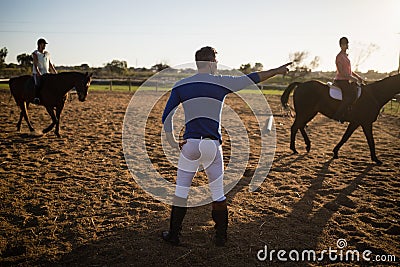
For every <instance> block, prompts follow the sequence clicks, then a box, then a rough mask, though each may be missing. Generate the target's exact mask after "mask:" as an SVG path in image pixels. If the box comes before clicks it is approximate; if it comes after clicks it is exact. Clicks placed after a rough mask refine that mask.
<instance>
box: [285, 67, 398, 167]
mask: <svg viewBox="0 0 400 267" xmlns="http://www.w3.org/2000/svg"><path fill="white" fill-rule="evenodd" d="M295 88H297V89H296V90H295V92H294V94H293V102H294V109H295V111H296V118H295V121H294V123H293V125H292V128H291V136H290V149H291V150H292V151H293V153H297V151H296V147H295V139H296V133H297V131H298V130H299V129H300V132H301V134H302V135H303V138H304V141H305V143H306V149H307V152H309V151H310V149H311V142H310V139H309V138H308V136H307V133H306V131H305V126H306V124H307V123H308V122H309V121H311V120H312V119H313V118H314V117H315V115H317V113H318V112H320V113H322V114H324V115H325V116H327V117H329V118H332V116H333V115H334V114H335V112H336V110H337V109H338V107H339V104H340V101H339V100H335V99H333V98H331V97H330V96H329V87H328V85H326V84H323V83H321V82H319V81H307V82H304V83H299V82H294V83H292V84H290V85H289V86H288V87H287V88H286V90H285V91H284V93H283V94H282V96H281V103H282V106H283V107H285V108H288V101H289V95H290V93H291V92H292V91H293V90H294V89H295ZM399 92H400V75H399V74H397V75H394V76H391V77H387V78H385V79H382V80H380V81H377V82H374V83H371V84H368V85H365V86H363V89H362V93H361V96H360V98H359V99H358V100H357V101H356V102H355V103H354V104H353V105H352V108H351V112H348V113H347V114H346V115H345V119H344V120H345V121H347V122H350V123H349V125H348V127H347V130H346V132H345V133H344V135H343V137H342V139H341V140H340V142H339V143H338V144H337V145H336V146H335V148H334V149H333V158H338V152H339V149H340V148H341V147H342V146H343V144H344V143H346V141H347V140H348V139H349V137H350V136H351V135H352V134H353V132H354V131H355V130H356V129H357V128H358V127H359V126H361V127H362V129H363V131H364V134H365V136H366V138H367V141H368V145H369V149H370V152H371V159H372V160H373V161H375V162H376V163H377V164H382V162H381V161H380V160H379V159H378V158H377V156H376V154H375V141H374V137H373V134H372V123H373V122H374V121H376V119H377V117H378V114H379V112H380V110H381V108H382V107H383V106H384V105H385V104H386V103H387V102H388V101H389V100H390V99H392V98H393V96H394V95H395V94H397V93H399Z"/></svg>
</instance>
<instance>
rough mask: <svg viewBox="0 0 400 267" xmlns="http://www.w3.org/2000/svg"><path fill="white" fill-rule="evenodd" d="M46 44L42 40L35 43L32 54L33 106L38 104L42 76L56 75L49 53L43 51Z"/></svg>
mask: <svg viewBox="0 0 400 267" xmlns="http://www.w3.org/2000/svg"><path fill="white" fill-rule="evenodd" d="M46 44H47V42H46V40H45V39H42V38H41V39H39V40H38V41H37V46H38V48H37V50H35V51H33V53H32V57H33V68H32V74H33V79H34V81H35V88H34V90H35V98H34V99H33V103H34V104H40V99H39V92H40V87H41V83H42V75H44V74H48V73H57V71H56V69H55V68H54V65H53V64H52V63H51V61H50V54H49V52H47V51H45V50H44V49H45V48H46Z"/></svg>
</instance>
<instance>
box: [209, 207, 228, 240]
mask: <svg viewBox="0 0 400 267" xmlns="http://www.w3.org/2000/svg"><path fill="white" fill-rule="evenodd" d="M212 218H213V220H214V222H215V226H214V228H215V240H214V242H215V245H216V246H218V247H223V246H225V243H226V241H227V239H228V236H227V230H228V207H227V205H226V200H224V201H220V202H216V201H214V202H213V203H212Z"/></svg>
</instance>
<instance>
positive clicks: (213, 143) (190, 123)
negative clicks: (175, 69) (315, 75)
mask: <svg viewBox="0 0 400 267" xmlns="http://www.w3.org/2000/svg"><path fill="white" fill-rule="evenodd" d="M216 54H217V52H216V50H215V49H214V48H212V47H209V46H207V47H203V48H201V49H200V50H198V51H197V52H196V55H195V59H196V65H197V68H198V73H197V74H195V75H193V76H191V77H188V78H185V79H183V80H181V81H179V82H177V83H176V84H175V85H174V87H173V89H172V91H171V95H170V97H169V99H168V102H167V105H166V107H165V110H164V113H163V116H162V122H163V124H164V130H165V133H166V138H167V141H168V143H169V144H170V145H171V146H172V147H174V148H177V149H180V150H181V153H180V157H179V162H178V171H177V179H176V189H175V196H174V200H173V205H172V210H171V219H170V229H169V231H164V232H163V233H162V237H163V239H164V240H165V241H167V242H169V243H172V244H174V245H178V244H179V242H180V240H179V233H180V231H181V228H182V221H183V219H184V217H185V214H186V211H187V205H186V203H187V197H188V194H189V190H190V185H191V183H192V179H193V177H194V176H195V174H196V172H197V169H198V168H199V166H200V165H203V167H204V170H205V172H206V174H207V177H208V179H209V187H210V191H211V197H212V200H213V203H212V218H213V220H214V222H215V229H216V234H215V239H214V242H215V244H216V245H217V246H224V245H225V242H226V240H227V228H228V209H227V204H226V197H225V195H224V188H223V174H224V170H223V166H224V163H223V157H222V147H221V144H222V136H221V125H220V121H221V112H222V106H223V102H224V99H225V97H226V95H227V94H229V93H232V92H236V91H239V90H241V89H243V88H245V87H247V86H249V85H252V84H254V83H259V82H261V81H264V80H267V79H268V78H271V77H273V76H275V75H277V74H286V73H287V71H288V69H287V66H288V65H290V64H291V63H288V64H285V65H283V66H281V67H278V68H276V69H271V70H267V71H259V72H253V73H251V74H248V75H243V76H222V75H216V72H217V60H216ZM179 104H182V106H183V110H184V113H185V133H184V135H183V139H184V140H183V141H181V142H177V141H176V140H175V137H174V134H173V125H172V117H173V115H174V113H175V111H176V109H177V108H178V106H179Z"/></svg>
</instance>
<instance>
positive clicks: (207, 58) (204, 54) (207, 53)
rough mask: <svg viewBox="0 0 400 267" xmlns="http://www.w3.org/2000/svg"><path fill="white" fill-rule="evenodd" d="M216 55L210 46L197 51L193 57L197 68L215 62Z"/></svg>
mask: <svg viewBox="0 0 400 267" xmlns="http://www.w3.org/2000/svg"><path fill="white" fill-rule="evenodd" d="M216 55H217V51H216V50H215V49H214V48H212V47H210V46H205V47H202V48H201V49H199V50H197V51H196V55H195V59H196V65H197V68H199V69H200V68H202V67H204V64H205V62H215V58H216Z"/></svg>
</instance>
